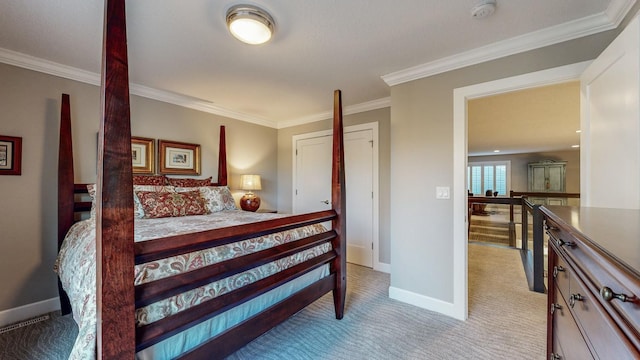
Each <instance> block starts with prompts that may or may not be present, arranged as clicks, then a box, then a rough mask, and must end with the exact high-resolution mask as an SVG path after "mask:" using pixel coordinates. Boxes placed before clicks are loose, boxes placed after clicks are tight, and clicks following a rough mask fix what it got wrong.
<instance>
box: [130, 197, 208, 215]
mask: <svg viewBox="0 0 640 360" xmlns="http://www.w3.org/2000/svg"><path fill="white" fill-rule="evenodd" d="M136 195H137V196H138V199H139V200H140V204H141V205H142V208H143V209H144V217H145V218H147V219H151V218H162V217H172V216H173V217H175V216H188V215H204V214H208V211H207V208H206V206H205V204H204V200H203V199H202V197H201V196H200V192H199V191H197V190H196V191H188V192H182V193H178V192H155V191H137V192H136Z"/></svg>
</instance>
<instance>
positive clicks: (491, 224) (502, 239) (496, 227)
mask: <svg viewBox="0 0 640 360" xmlns="http://www.w3.org/2000/svg"><path fill="white" fill-rule="evenodd" d="M469 241H478V242H486V243H492V244H499V245H504V246H509V223H508V222H503V221H493V220H489V219H486V220H485V219H477V218H475V217H472V218H471V227H470V230H469Z"/></svg>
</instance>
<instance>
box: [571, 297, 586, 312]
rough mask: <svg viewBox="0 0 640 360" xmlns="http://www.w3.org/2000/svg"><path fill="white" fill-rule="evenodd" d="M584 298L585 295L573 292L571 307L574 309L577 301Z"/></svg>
mask: <svg viewBox="0 0 640 360" xmlns="http://www.w3.org/2000/svg"><path fill="white" fill-rule="evenodd" d="M582 300H584V297H583V296H582V295H580V294H571V296H570V297H569V306H571V308H572V309H573V307H574V305H575V304H576V301H582Z"/></svg>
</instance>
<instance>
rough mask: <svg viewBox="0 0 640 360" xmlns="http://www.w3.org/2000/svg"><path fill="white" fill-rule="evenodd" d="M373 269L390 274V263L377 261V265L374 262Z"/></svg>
mask: <svg viewBox="0 0 640 360" xmlns="http://www.w3.org/2000/svg"><path fill="white" fill-rule="evenodd" d="M373 270H376V271H380V272H383V273H387V274H391V264H387V263H383V262H378V264H377V265H376V264H374V265H373Z"/></svg>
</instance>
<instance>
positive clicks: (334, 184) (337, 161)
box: [331, 90, 347, 319]
mask: <svg viewBox="0 0 640 360" xmlns="http://www.w3.org/2000/svg"><path fill="white" fill-rule="evenodd" d="M331 205H332V207H333V209H334V210H335V212H336V214H337V215H338V216H337V217H336V218H335V219H333V221H332V225H333V230H335V232H336V233H337V234H338V236H337V238H336V239H334V240H333V248H334V250H335V251H336V253H338V257H337V258H336V259H335V260H334V261H333V268H334V270H335V272H336V284H335V288H334V289H333V304H334V307H335V311H336V319H342V317H343V316H344V303H345V297H346V294H347V220H346V208H347V206H346V195H345V181H344V139H343V133H342V92H341V91H340V90H336V91H335V92H334V94H333V166H332V172H331Z"/></svg>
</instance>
